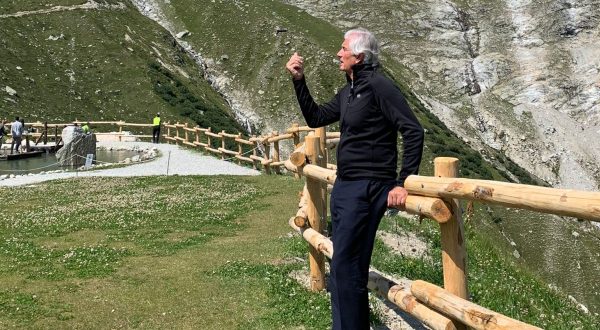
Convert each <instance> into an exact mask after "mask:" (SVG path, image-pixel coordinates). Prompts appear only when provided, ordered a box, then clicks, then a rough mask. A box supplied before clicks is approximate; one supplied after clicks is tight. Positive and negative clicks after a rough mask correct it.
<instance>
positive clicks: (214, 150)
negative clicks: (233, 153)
mask: <svg viewBox="0 0 600 330" xmlns="http://www.w3.org/2000/svg"><path fill="white" fill-rule="evenodd" d="M204 149H206V150H208V151H210V152H214V153H216V154H221V151H220V150H217V149H213V148H209V147H204Z"/></svg>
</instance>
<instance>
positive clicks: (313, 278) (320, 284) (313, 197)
mask: <svg viewBox="0 0 600 330" xmlns="http://www.w3.org/2000/svg"><path fill="white" fill-rule="evenodd" d="M304 143H305V145H306V155H307V156H308V159H309V161H310V162H311V163H312V164H317V163H318V159H319V144H320V142H319V137H318V136H314V135H312V136H307V137H306V138H305V139H304ZM306 188H307V191H308V198H307V201H308V204H307V208H306V213H307V214H306V215H307V216H308V221H309V223H310V226H311V228H312V229H314V230H315V231H317V232H318V233H322V232H323V226H322V224H323V223H324V219H325V217H326V216H327V214H326V213H323V209H324V206H325V200H324V199H323V198H322V193H321V191H322V186H321V183H320V182H319V181H318V180H315V179H311V178H309V177H307V178H306ZM309 251H310V252H309V262H310V289H311V290H312V291H320V290H323V289H325V256H324V255H323V254H322V253H320V252H319V251H318V250H317V249H315V248H314V247H313V246H312V245H311V246H310V247H309Z"/></svg>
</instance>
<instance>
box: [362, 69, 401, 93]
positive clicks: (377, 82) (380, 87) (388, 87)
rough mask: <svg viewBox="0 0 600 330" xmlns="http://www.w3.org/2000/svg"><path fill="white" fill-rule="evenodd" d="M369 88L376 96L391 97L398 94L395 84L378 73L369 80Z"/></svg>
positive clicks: (398, 90)
mask: <svg viewBox="0 0 600 330" xmlns="http://www.w3.org/2000/svg"><path fill="white" fill-rule="evenodd" d="M370 84H371V87H372V88H373V91H374V92H375V93H376V94H379V95H380V96H385V95H391V94H396V93H400V94H402V93H401V92H400V89H399V88H398V86H396V83H394V81H392V80H391V79H390V78H388V77H386V76H385V75H383V74H382V73H380V72H376V73H375V74H373V76H372V77H371V79H370Z"/></svg>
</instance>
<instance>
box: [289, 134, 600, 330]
mask: <svg viewBox="0 0 600 330" xmlns="http://www.w3.org/2000/svg"><path fill="white" fill-rule="evenodd" d="M315 140H316V141H315ZM318 140H319V138H318V137H316V136H314V135H312V136H311V135H309V136H307V137H306V139H305V146H306V147H305V148H299V149H298V150H297V151H296V152H295V153H293V154H292V155H291V156H290V159H288V160H287V161H286V162H284V163H285V164H286V168H287V169H288V170H289V171H292V172H294V173H297V174H299V175H304V176H305V177H306V186H305V189H304V191H303V194H302V197H301V200H300V203H299V205H298V210H297V211H296V215H295V216H294V217H292V218H291V219H290V221H289V224H290V226H291V227H292V228H293V229H295V230H296V231H298V232H299V233H300V234H301V235H302V236H303V237H304V239H305V240H306V241H308V243H309V244H310V252H309V259H310V272H311V288H312V289H313V290H321V289H323V288H324V285H320V284H321V283H324V273H323V269H324V258H323V257H324V256H326V257H328V258H331V257H332V256H333V255H334V250H333V244H332V243H331V241H330V240H329V238H327V237H325V236H324V235H323V232H322V230H321V228H324V227H323V225H322V224H320V223H321V222H322V221H323V219H324V218H325V213H324V212H323V211H322V210H321V211H319V210H315V208H319V207H322V205H323V204H324V202H325V200H324V198H323V194H322V191H318V190H317V189H315V187H317V186H321V187H322V185H323V184H329V185H333V184H334V182H335V178H336V173H335V171H334V170H330V169H327V168H324V167H323V166H318V165H316V164H315V163H314V161H311V160H312V159H314V158H315V157H314V156H315V155H314V154H315V153H318V151H315V150H314V146H318V145H320V142H319V141H318ZM311 145H312V146H313V147H310V148H309V146H311ZM458 165H459V161H458V159H456V158H446V157H441V158H436V159H435V161H434V176H433V177H427V176H418V175H412V176H409V177H408V178H407V179H406V181H405V188H406V189H407V190H408V192H409V196H408V198H407V202H406V209H405V210H406V211H407V212H409V213H412V214H416V215H419V216H421V217H426V218H430V219H433V220H435V221H436V222H438V223H439V225H440V231H441V240H442V242H441V243H442V244H441V245H442V264H443V273H444V288H440V287H437V286H435V285H433V284H431V283H427V282H424V281H420V280H416V281H412V282H410V281H409V282H408V283H410V284H398V283H395V282H394V281H392V280H390V279H388V278H386V277H385V276H383V275H381V274H380V273H379V272H377V271H375V270H373V271H371V272H370V274H369V284H368V287H369V289H371V290H373V291H375V292H377V293H379V294H380V295H381V296H382V297H384V298H386V299H388V300H389V301H390V302H392V303H393V304H395V305H396V306H398V307H399V308H400V309H402V310H404V311H406V312H407V313H409V314H411V315H412V316H414V317H415V318H417V319H418V320H420V321H421V322H423V323H424V324H426V325H427V326H429V327H431V328H432V329H466V327H471V328H474V329H539V328H537V327H535V326H532V325H529V324H526V323H523V322H520V321H518V320H514V319H511V318H509V317H507V316H504V315H502V314H499V313H496V312H494V311H491V310H488V309H486V308H484V307H482V306H479V305H476V304H474V303H472V302H470V301H468V285H467V269H466V260H467V252H466V236H465V233H464V227H463V221H462V217H461V209H460V207H459V204H458V199H467V200H477V201H481V202H484V203H489V204H497V205H503V206H506V207H511V208H519V209H528V210H533V211H537V212H543V213H550V214H557V215H566V216H573V217H578V218H581V219H588V220H591V221H597V222H600V193H598V192H584V191H576V190H565V189H554V188H546V187H537V186H531V185H523V184H514V183H506V182H497V181H486V180H472V179H463V178H457V176H458ZM311 187H313V188H312V189H311ZM315 224H317V225H315Z"/></svg>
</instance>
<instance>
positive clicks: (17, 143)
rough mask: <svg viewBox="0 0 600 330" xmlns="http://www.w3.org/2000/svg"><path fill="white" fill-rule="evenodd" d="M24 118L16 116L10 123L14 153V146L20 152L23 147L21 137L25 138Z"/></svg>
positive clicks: (11, 148) (11, 145)
mask: <svg viewBox="0 0 600 330" xmlns="http://www.w3.org/2000/svg"><path fill="white" fill-rule="evenodd" d="M24 122H25V121H24V120H23V119H21V120H19V117H18V116H17V117H15V121H14V122H13V123H12V124H11V125H10V135H11V136H12V142H11V144H10V153H11V154H12V153H13V148H15V151H16V152H17V153H19V152H20V151H19V148H21V139H22V138H23V130H24V128H25V125H24Z"/></svg>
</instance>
